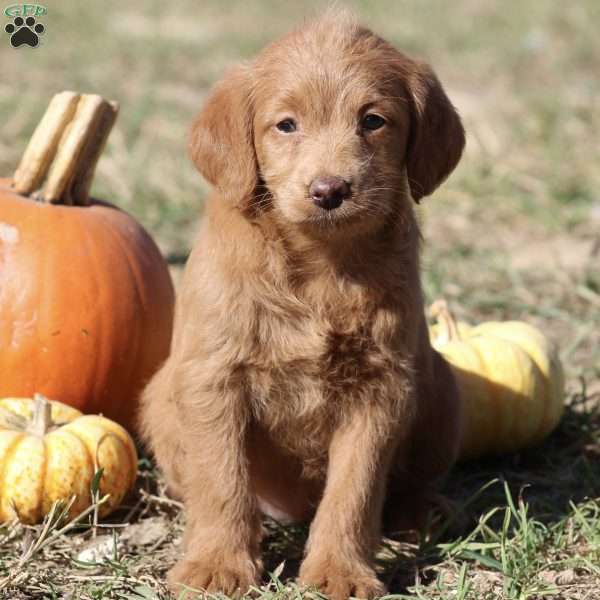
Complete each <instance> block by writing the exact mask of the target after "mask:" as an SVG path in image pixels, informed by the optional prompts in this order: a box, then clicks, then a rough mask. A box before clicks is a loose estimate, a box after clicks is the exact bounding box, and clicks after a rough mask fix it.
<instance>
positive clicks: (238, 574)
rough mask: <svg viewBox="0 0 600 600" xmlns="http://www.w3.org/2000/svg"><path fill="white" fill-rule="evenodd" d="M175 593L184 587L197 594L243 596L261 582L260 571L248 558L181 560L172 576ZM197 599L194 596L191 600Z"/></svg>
mask: <svg viewBox="0 0 600 600" xmlns="http://www.w3.org/2000/svg"><path fill="white" fill-rule="evenodd" d="M168 581H169V586H170V587H171V590H172V591H173V592H174V593H176V594H177V593H180V592H181V591H182V590H183V589H185V587H184V586H187V587H190V588H193V589H194V590H198V591H200V590H206V591H209V592H223V593H224V594H226V595H228V596H232V595H235V596H239V595H243V594H245V593H246V592H247V591H248V588H249V587H250V586H252V585H258V584H259V581H260V567H259V565H257V564H256V563H255V562H254V561H253V560H252V558H251V557H250V556H248V555H238V556H235V555H229V556H226V557H225V558H222V559H218V558H217V559H210V560H209V559H203V560H188V559H182V560H180V561H179V562H178V563H177V564H176V565H175V566H174V567H173V568H172V569H171V570H170V571H169V574H168ZM190 597H193V596H190Z"/></svg>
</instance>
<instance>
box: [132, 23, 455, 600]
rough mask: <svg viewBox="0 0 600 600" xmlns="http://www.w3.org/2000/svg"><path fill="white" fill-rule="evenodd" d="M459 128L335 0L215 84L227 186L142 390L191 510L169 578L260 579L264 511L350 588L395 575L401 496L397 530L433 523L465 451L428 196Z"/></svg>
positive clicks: (205, 134)
mask: <svg viewBox="0 0 600 600" xmlns="http://www.w3.org/2000/svg"><path fill="white" fill-rule="evenodd" d="M463 145H464V132H463V128H462V125H461V122H460V119H459V117H458V115H457V113H456V111H455V110H454V108H453V107H452V105H451V103H450V101H449V100H448V98H447V97H446V94H445V93H444V91H443V89H442V86H441V85H440V83H439V81H438V80H437V78H436V76H435V75H434V73H433V71H432V70H431V69H430V68H429V66H427V65H426V64H424V63H422V62H417V61H415V60H413V59H411V58H409V57H407V56H405V55H404V54H402V53H400V52H398V51H397V50H396V49H395V48H394V47H393V46H391V45H390V44H389V43H387V42H386V41H384V40H383V39H381V38H380V37H378V36H376V35H375V34H373V33H372V32H371V31H369V30H368V29H365V28H363V27H361V26H359V25H357V24H355V23H354V22H352V21H351V20H350V19H348V18H346V17H344V16H343V15H339V14H334V13H333V14H329V15H328V16H326V17H324V18H321V19H320V20H317V21H316V22H314V23H311V24H309V25H308V26H306V27H304V28H303V29H300V30H298V31H295V32H293V33H291V34H290V35H288V36H286V37H284V38H283V39H281V40H279V41H277V42H275V43H274V44H272V45H270V46H269V47H267V48H266V49H265V50H264V51H263V52H262V53H261V54H260V55H259V56H258V58H257V59H256V60H254V61H253V62H251V63H250V64H248V65H245V66H241V67H239V68H236V69H234V70H233V71H231V72H230V73H229V74H228V75H227V76H226V77H225V78H224V79H223V80H222V81H221V82H220V83H219V84H218V85H216V86H215V88H214V89H213V90H212V93H211V94H210V96H209V97H208V99H207V101H206V103H205V105H204V108H203V109H202V112H201V113H200V115H199V117H198V119H197V120H196V122H195V123H194V125H193V128H192V132H191V142H190V153H191V157H192V160H193V161H194V163H195V164H196V166H197V167H198V169H199V170H200V172H201V173H202V175H204V177H205V178H206V179H207V180H208V181H209V182H210V183H211V184H212V185H213V186H214V188H215V191H214V193H213V194H212V196H211V197H210V198H209V200H208V202H207V205H206V211H205V218H204V221H203V223H202V226H201V231H200V235H199V238H198V241H197V244H196V245H195V247H194V249H193V251H192V254H191V256H190V259H189V261H188V264H187V267H186V271H185V275H184V277H183V281H182V284H181V287H180V290H179V297H178V304H177V309H176V324H175V331H174V337H173V343H172V348H171V355H170V357H169V358H168V360H167V361H166V363H165V364H164V365H163V367H162V369H161V370H160V371H159V372H158V373H157V374H156V375H155V377H154V378H153V380H152V381H151V382H150V383H149V385H148V387H147V389H146V390H145V392H144V394H143V398H142V409H141V428H142V431H143V436H144V437H145V439H146V440H147V443H148V445H149V447H150V448H151V450H152V451H153V452H154V454H155V456H156V458H157V460H158V463H159V465H160V467H161V468H162V470H163V471H164V474H165V477H166V479H167V481H168V484H169V486H170V489H171V490H172V492H173V493H175V494H177V495H179V496H181V497H182V498H183V500H184V503H185V509H186V513H187V528H186V532H185V539H184V545H185V555H184V557H183V558H182V559H181V560H180V561H179V563H178V564H177V565H176V566H175V567H174V568H173V569H172V571H171V572H170V576H169V577H170V581H171V583H172V585H174V586H176V585H177V584H187V585H190V586H193V587H198V588H205V589H208V590H219V591H222V592H225V593H234V592H236V591H237V592H238V593H239V592H245V591H246V590H247V589H248V587H249V586H250V585H252V584H257V583H258V582H259V579H260V574H261V562H260V557H259V541H260V530H261V528H260V514H261V512H266V513H268V514H270V515H272V516H274V517H275V518H277V519H280V520H309V519H312V524H311V527H310V535H309V539H308V544H307V549H306V556H305V559H304V562H303V563H302V566H301V569H300V574H299V579H300V581H301V582H302V583H304V584H308V585H313V586H316V587H317V588H319V589H320V590H321V591H322V592H324V593H325V594H327V595H328V596H330V597H331V598H333V599H335V600H337V599H340V600H341V599H345V598H347V597H348V596H351V595H352V596H357V597H361V598H371V597H375V596H379V595H381V594H383V593H384V587H383V585H382V584H381V583H380V582H379V581H378V579H377V577H376V575H375V572H374V570H373V562H372V561H373V554H374V550H375V548H376V545H377V543H378V541H379V537H380V528H381V524H382V518H383V517H382V515H383V513H384V511H385V518H386V520H387V522H388V524H389V525H390V526H391V527H400V526H405V525H406V524H407V521H410V519H413V518H414V519H416V520H417V521H418V520H419V516H420V515H421V516H422V514H423V511H424V510H426V506H427V499H428V497H430V494H431V490H432V489H433V486H434V484H435V482H436V480H438V479H439V478H440V477H441V476H442V475H443V474H444V473H445V472H446V471H447V470H448V468H449V467H450V465H451V464H452V463H453V461H454V460H455V457H456V454H457V446H458V440H459V433H460V432H459V423H460V406H461V405H460V400H459V397H458V394H457V390H456V386H455V383H454V380H453V378H452V375H451V373H450V371H449V368H448V366H447V364H446V363H445V362H444V361H443V359H442V358H441V357H440V356H439V355H438V354H437V353H436V352H434V351H433V350H432V348H431V347H430V344H429V338H428V333H427V327H426V322H425V319H424V311H423V294H422V291H421V285H420V281H419V240H420V235H419V229H418V226H417V222H416V220H415V215H414V212H413V207H412V204H413V202H414V201H419V200H420V199H421V198H422V197H423V196H427V195H428V194H431V193H432V192H433V190H434V189H435V188H436V187H437V186H438V185H439V184H440V183H441V182H442V181H443V180H444V179H445V178H446V177H447V175H448V174H449V173H450V172H451V171H452V170H453V168H454V167H455V165H456V164H457V162H458V160H459V158H460V156H461V153H462V149H463ZM384 504H385V507H384Z"/></svg>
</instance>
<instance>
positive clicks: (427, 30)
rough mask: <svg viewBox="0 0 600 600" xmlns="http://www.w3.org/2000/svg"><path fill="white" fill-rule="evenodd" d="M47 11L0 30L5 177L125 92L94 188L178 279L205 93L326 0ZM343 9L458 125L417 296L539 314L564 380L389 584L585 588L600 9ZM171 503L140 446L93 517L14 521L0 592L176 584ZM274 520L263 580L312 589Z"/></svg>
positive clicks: (291, 536)
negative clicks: (35, 34) (30, 145)
mask: <svg viewBox="0 0 600 600" xmlns="http://www.w3.org/2000/svg"><path fill="white" fill-rule="evenodd" d="M55 4H56V5H55V6H49V14H48V16H47V17H45V18H44V24H45V25H46V33H45V35H44V38H43V45H42V46H41V47H40V48H37V49H35V50H30V49H24V48H21V49H18V50H14V49H12V48H11V47H10V46H9V44H8V40H7V36H6V35H5V34H3V36H4V37H3V39H1V40H0V42H2V43H0V56H1V58H2V70H3V74H2V78H1V79H0V173H3V174H5V175H10V173H11V172H12V171H13V170H14V168H15V166H16V164H17V162H18V159H19V156H20V154H21V153H22V151H23V149H24V147H25V145H26V141H27V139H28V137H29V136H30V134H31V132H32V130H33V128H34V126H35V124H36V123H37V120H38V119H39V117H40V115H41V113H42V111H43V109H44V107H45V105H46V104H47V102H48V99H49V98H50V96H51V95H52V94H54V93H55V92H57V91H60V90H62V89H76V90H78V91H79V90H80V91H87V92H98V93H101V94H102V95H104V96H106V97H108V98H111V99H115V100H118V101H119V102H120V104H121V114H120V117H119V121H118V123H117V125H116V128H115V130H114V132H113V134H112V136H111V139H110V141H109V144H108V146H107V148H106V151H105V154H104V156H103V158H102V160H101V162H100V164H99V167H98V172H97V176H96V183H95V188H94V189H95V193H96V194H97V195H99V196H102V197H104V198H106V199H110V200H112V201H114V202H116V203H118V204H119V205H120V206H123V207H124V208H126V209H127V210H128V211H130V212H131V213H132V214H134V215H135V216H136V217H137V218H138V219H139V220H140V221H141V222H142V223H143V224H144V225H145V226H146V227H147V228H148V230H149V231H150V232H151V233H152V234H153V235H154V236H155V238H156V239H157V241H158V242H159V245H160V246H161V249H162V250H163V252H164V253H165V255H166V256H167V257H168V258H169V259H170V262H171V263H172V271H173V274H174V276H175V278H176V279H177V277H178V274H179V272H180V270H181V263H182V262H183V261H184V260H185V257H186V256H187V253H188V252H189V249H190V247H191V244H192V242H193V237H194V235H195V228H196V224H197V219H198V214H199V212H200V210H201V206H202V200H203V198H204V196H205V194H206V192H207V188H206V186H205V185H204V183H203V182H202V181H201V180H200V178H199V176H198V175H197V174H196V173H195V171H194V170H193V168H192V166H191V165H190V164H189V162H188V161H186V160H185V159H184V156H185V134H186V130H187V127H188V125H189V123H190V122H191V120H192V118H193V116H194V114H195V112H196V111H197V110H198V108H199V106H200V105H201V103H202V99H203V98H204V95H205V94H206V91H207V89H208V87H209V86H210V85H211V84H212V83H213V82H214V81H216V80H217V79H218V77H219V76H220V75H221V73H222V72H223V71H224V69H225V68H226V67H227V66H228V65H229V64H232V63H235V62H237V61H238V60H240V59H244V58H247V57H249V56H252V54H254V53H255V52H256V51H257V50H258V49H259V48H260V47H261V46H262V45H263V44H264V43H266V42H267V41H268V40H270V39H273V38H274V37H276V36H277V35H279V34H281V33H282V32H284V31H286V30H287V29H289V28H290V27H293V26H294V25H296V24H297V23H299V22H301V21H302V19H304V18H305V17H306V16H310V15H311V14H314V12H315V11H318V9H319V7H321V6H323V3H322V2H318V1H315V0H313V1H310V2H304V3H279V2H275V1H274V0H260V1H258V0H257V1H253V0H248V1H245V2H242V1H241V0H234V1H232V2H229V3H227V7H226V8H225V7H224V6H223V4H222V3H219V2H217V1H216V0H206V1H205V2H203V3H201V4H199V3H196V2H193V1H192V0H184V1H182V2H178V3H170V4H167V3H164V2H159V1H158V0H148V1H147V2H144V3H143V5H135V4H123V3H117V2H114V1H112V0H111V1H106V2H102V3H100V2H96V3H80V2H75V0H63V1H62V2H61V3H60V5H58V3H55ZM348 4H349V5H350V6H352V7H354V9H355V10H356V11H357V12H358V14H359V15H360V16H361V17H362V18H363V20H365V21H366V22H367V23H369V24H371V25H372V26H373V27H374V28H375V29H376V30H377V31H379V32H381V33H382V34H383V35H385V36H386V37H388V38H389V39H390V40H391V41H393V42H395V43H397V44H398V45H399V46H401V47H402V48H404V49H406V50H407V51H408V52H409V53H412V54H417V55H420V56H423V57H425V58H427V59H428V60H429V61H430V62H431V63H432V64H434V65H435V67H436V70H437V72H438V74H439V76H440V78H441V80H442V81H443V82H444V84H445V85H446V88H447V90H448V93H449V95H450V97H451V98H452V100H453V102H454V103H455V104H456V106H457V107H458V108H459V110H460V112H461V114H462V115H463V119H464V122H465V126H466V129H467V133H468V142H467V151H466V153H465V156H464V158H463V160H462V162H461V164H460V166H459V168H458V169H457V170H456V172H455V173H454V174H453V175H452V176H451V178H450V179H449V181H448V182H447V183H446V184H445V185H444V186H443V187H442V188H441V189H440V190H439V191H438V192H437V193H436V194H435V195H434V197H433V198H430V199H427V200H426V201H425V202H424V204H423V208H422V209H420V213H421V215H420V216H421V219H422V222H423V230H424V235H425V239H426V243H425V246H424V275H423V277H424V285H425V290H426V294H427V297H428V299H429V300H433V299H434V298H436V297H438V296H445V297H446V298H448V299H449V300H450V302H451V303H452V305H453V308H454V309H455V311H456V312H457V313H458V316H459V317H461V318H464V319H467V320H470V321H473V322H476V321H479V320H484V319H485V320H489V319H507V318H515V319H524V320H527V321H529V322H531V323H533V324H535V325H537V326H539V327H541V328H542V329H543V330H544V331H545V332H547V334H548V335H549V336H550V337H551V338H553V339H554V340H555V341H557V342H558V343H559V344H560V347H561V356H562V358H563V361H564V363H565V367H566V372H567V398H566V402H567V403H568V408H567V411H566V414H565V417H564V419H563V421H562V422H561V425H560V427H559V428H558V430H557V431H556V432H554V434H553V435H552V436H551V437H550V438H549V439H548V440H547V441H546V442H545V443H544V444H543V445H542V446H541V447H539V448H535V449H532V450H530V451H528V452H523V453H520V454H513V455H508V456H503V457H499V458H493V459H492V458H490V459H488V460H485V461H480V462H477V463H469V464H463V465H459V466H458V467H456V468H455V469H454V471H453V472H452V474H451V475H450V476H449V478H448V480H447V482H446V484H445V487H444V490H443V491H444V494H445V495H446V497H447V498H448V500H449V502H450V503H451V506H452V511H451V514H452V515H453V518H452V519H450V520H446V521H444V520H441V521H438V523H437V525H436V526H435V527H434V528H433V529H432V531H430V532H429V534H428V535H427V536H424V537H423V538H422V539H420V540H414V539H413V540H412V541H410V542H409V541H406V540H384V544H383V546H382V549H381V552H380V553H379V555H378V568H379V570H380V573H381V577H382V578H383V579H384V580H385V581H386V582H387V584H388V587H389V589H390V591H391V593H392V594H393V597H395V598H408V597H411V598H414V597H417V598H427V599H447V600H450V599H452V600H455V599H458V600H469V599H477V600H496V599H500V598H506V599H515V600H525V599H531V600H533V599H535V600H537V599H541V598H560V599H582V600H583V599H584V598H589V599H593V598H598V597H600V567H599V566H598V565H600V415H599V414H598V401H599V400H600V310H599V309H600V270H599V268H598V265H599V261H600V237H599V234H598V231H600V195H599V192H598V190H599V189H600V170H599V169H598V166H597V165H598V164H600V146H598V143H597V140H598V138H599V137H600V112H599V111H598V110H597V106H596V105H597V98H598V97H599V93H600V80H599V79H598V77H597V73H598V72H600V44H599V43H598V38H597V25H598V23H600V4H599V3H598V2H596V0H580V1H579V2H573V3H552V2H547V1H546V0H522V1H517V0H507V1H506V2H504V3H502V4H498V3H481V2H478V1H476V0H461V1H460V2H453V3H447V2H443V1H442V0H424V1H422V2H413V1H409V0H403V1H400V2H398V1H395V0H380V1H378V2H376V3H373V2H366V0H364V1H358V0H357V1H354V2H348ZM180 508H181V507H180V506H179V505H178V503H176V502H174V501H172V500H170V499H168V498H167V497H166V496H165V494H164V490H163V487H162V483H161V480H160V477H159V476H158V474H157V473H156V472H155V470H154V467H153V465H152V463H151V462H149V461H148V460H147V459H145V458H143V459H142V460H141V462H140V470H139V477H138V483H137V485H136V491H135V493H134V494H132V496H131V497H130V498H129V499H128V501H127V502H126V503H125V505H124V506H123V507H122V509H120V510H119V512H117V513H115V514H114V515H113V516H111V517H110V518H109V520H107V521H104V522H101V523H100V524H99V525H98V526H97V527H96V526H94V521H93V518H91V516H89V515H88V516H86V517H84V518H83V520H82V522H81V523H73V524H71V525H72V526H70V525H69V524H68V523H64V522H63V523H59V521H60V519H58V520H56V521H52V522H51V523H50V524H49V525H48V527H47V528H46V529H44V527H43V526H37V527H30V526H25V525H22V524H20V523H11V524H6V525H4V526H3V527H0V598H7V599H10V600H19V599H25V598H27V599H29V598H73V599H75V598H77V599H79V598H82V599H91V598H93V599H109V598H110V599H113V598H114V599H117V598H118V599H123V598H127V599H136V600H141V599H146V600H149V599H167V598H170V596H169V595H168V593H167V590H166V588H165V587H164V584H163V582H164V574H165V572H166V571H167V570H168V568H169V567H170V565H171V564H172V563H173V562H174V560H175V559H176V556H177V553H178V551H179V540H180V538H181V532H182V528H183V516H182V514H181V510H180ZM58 516H59V515H58V513H57V514H56V515H55V517H58ZM88 521H89V522H88ZM64 527H68V529H67V530H64V531H61V528H64ZM265 533H266V536H265V541H264V543H263V546H264V548H263V550H264V555H265V562H266V566H267V571H268V572H270V573H271V574H272V576H271V577H270V578H269V577H267V578H266V579H265V583H264V586H263V588H261V590H260V592H256V594H257V595H259V596H260V597H261V598H263V599H265V600H266V599H267V598H269V599H271V598H284V597H285V598H288V597H289V598H292V597H293V598H308V597H317V596H316V595H315V594H314V593H312V592H306V591H302V590H300V589H298V588H297V587H296V585H295V584H294V580H293V576H294V574H295V572H296V570H297V566H298V563H299V559H300V558H301V555H302V544H303V541H304V539H305V536H306V529H305V528H303V527H297V528H284V527H281V526H279V525H278V524H276V523H273V522H266V523H265ZM40 540H41V541H40ZM36 544H38V545H37V547H36ZM34 548H35V552H32V549H34ZM282 565H283V566H282ZM7 577H9V578H10V579H9V580H6V579H5V578H7ZM3 582H4V583H3Z"/></svg>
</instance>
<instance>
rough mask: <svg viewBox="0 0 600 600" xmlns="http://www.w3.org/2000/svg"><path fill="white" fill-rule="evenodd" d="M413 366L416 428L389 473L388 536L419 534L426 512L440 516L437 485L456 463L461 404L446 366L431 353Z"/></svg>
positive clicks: (452, 378) (385, 528)
mask: <svg viewBox="0 0 600 600" xmlns="http://www.w3.org/2000/svg"><path fill="white" fill-rule="evenodd" d="M429 352H430V354H429V356H428V358H427V360H424V361H421V363H420V364H418V366H417V378H416V380H417V381H416V383H417V389H416V394H417V397H416V404H417V406H418V413H417V420H416V424H415V428H414V430H413V432H412V434H411V436H410V443H409V445H408V449H407V450H408V451H407V452H406V453H402V454H401V453H398V455H397V457H396V462H395V464H394V466H393V467H392V469H391V473H390V479H389V482H388V489H387V494H386V500H385V505H384V512H383V515H384V516H383V524H384V530H385V531H386V533H394V532H400V531H407V530H417V531H421V530H423V528H424V527H425V525H426V524H427V519H428V516H429V512H430V509H431V508H432V507H433V505H438V506H440V507H441V508H442V510H444V508H445V506H446V505H445V503H444V500H443V497H442V496H441V495H440V494H439V492H438V487H439V484H440V482H441V481H442V480H443V478H444V476H445V475H446V474H447V473H448V471H449V470H450V468H451V467H452V465H453V464H454V462H455V461H456V459H457V456H458V448H459V442H460V433H461V430H460V423H461V421H462V414H461V401H460V397H459V393H458V387H457V385H456V381H455V379H454V376H453V374H452V371H451V370H450V366H449V365H448V363H447V362H446V361H445V360H444V359H443V358H442V356H441V355H440V354H438V353H437V352H436V351H435V350H430V351H429Z"/></svg>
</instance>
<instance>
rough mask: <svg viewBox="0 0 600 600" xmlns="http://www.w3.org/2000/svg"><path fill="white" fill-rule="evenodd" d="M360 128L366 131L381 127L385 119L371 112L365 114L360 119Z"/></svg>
mask: <svg viewBox="0 0 600 600" xmlns="http://www.w3.org/2000/svg"><path fill="white" fill-rule="evenodd" d="M361 125H362V128H363V129H366V130H367V131H375V130H376V129H381V128H382V127H383V126H384V125H385V119H384V118H383V117H380V116H379V115H375V114H373V113H371V114H368V115H365V116H364V117H363V120H362V123H361Z"/></svg>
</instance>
